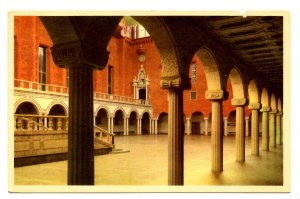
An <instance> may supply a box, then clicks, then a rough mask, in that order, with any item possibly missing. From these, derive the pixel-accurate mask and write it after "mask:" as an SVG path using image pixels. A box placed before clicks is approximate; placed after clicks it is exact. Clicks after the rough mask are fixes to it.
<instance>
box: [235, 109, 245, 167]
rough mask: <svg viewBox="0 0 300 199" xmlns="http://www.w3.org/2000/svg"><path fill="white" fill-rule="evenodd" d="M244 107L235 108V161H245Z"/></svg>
mask: <svg viewBox="0 0 300 199" xmlns="http://www.w3.org/2000/svg"><path fill="white" fill-rule="evenodd" d="M244 121H245V120H244V107H243V106H237V107H236V124H235V125H236V126H235V128H236V134H235V146H236V161H238V162H244V161H245V127H244V125H245V123H244Z"/></svg>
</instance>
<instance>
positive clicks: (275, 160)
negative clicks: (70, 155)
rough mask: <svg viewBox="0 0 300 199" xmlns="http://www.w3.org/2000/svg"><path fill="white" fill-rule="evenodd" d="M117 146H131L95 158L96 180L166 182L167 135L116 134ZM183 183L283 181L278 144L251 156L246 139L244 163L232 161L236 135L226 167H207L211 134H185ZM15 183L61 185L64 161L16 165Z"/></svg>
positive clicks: (227, 148) (228, 141)
mask: <svg viewBox="0 0 300 199" xmlns="http://www.w3.org/2000/svg"><path fill="white" fill-rule="evenodd" d="M115 143H116V148H118V149H123V150H125V151H126V150H130V152H127V153H116V154H109V155H103V156H96V157H95V184H96V185H167V168H168V165H167V159H168V157H167V155H168V154H167V136H166V135H143V136H118V137H116V138H115ZM184 146H185V149H184V151H185V153H184V156H185V157H184V164H185V167H184V168H185V170H184V184H185V185H282V183H283V150H282V146H277V147H276V148H271V149H270V151H268V152H266V151H260V156H258V157H257V156H252V155H251V151H250V150H251V149H250V137H247V138H246V162H245V163H243V164H241V163H238V162H236V161H235V137H233V136H230V137H225V138H224V171H223V172H222V173H220V174H218V175H217V174H213V173H212V172H211V171H210V151H211V149H210V137H209V136H185V145H184ZM14 179H15V184H16V185H65V184H67V162H66V161H61V162H55V163H47V164H40V165H33V166H26V167H19V168H15V178H14Z"/></svg>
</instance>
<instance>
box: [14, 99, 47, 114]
mask: <svg viewBox="0 0 300 199" xmlns="http://www.w3.org/2000/svg"><path fill="white" fill-rule="evenodd" d="M24 102H28V103H31V104H32V105H33V106H34V108H35V109H36V111H37V114H40V113H41V112H42V108H41V106H40V104H39V103H38V102H37V101H36V100H34V99H31V98H29V99H20V100H18V101H17V102H15V110H14V113H16V112H17V108H18V107H19V106H20V105H21V104H22V103H24Z"/></svg>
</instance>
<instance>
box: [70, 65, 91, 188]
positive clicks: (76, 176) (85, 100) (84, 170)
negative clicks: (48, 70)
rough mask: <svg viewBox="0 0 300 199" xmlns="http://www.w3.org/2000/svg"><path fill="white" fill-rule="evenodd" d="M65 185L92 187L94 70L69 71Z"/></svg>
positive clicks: (72, 68) (76, 68) (77, 68)
mask: <svg viewBox="0 0 300 199" xmlns="http://www.w3.org/2000/svg"><path fill="white" fill-rule="evenodd" d="M69 74H70V77H69V131H68V184H69V185H93V184H94V133H93V132H94V128H93V71H92V69H91V68H89V67H84V66H78V67H70V68H69Z"/></svg>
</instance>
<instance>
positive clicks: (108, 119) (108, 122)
mask: <svg viewBox="0 0 300 199" xmlns="http://www.w3.org/2000/svg"><path fill="white" fill-rule="evenodd" d="M110 118H111V117H110V116H108V117H107V132H108V133H111V129H110V126H111V122H110V121H111V119H110Z"/></svg>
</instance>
